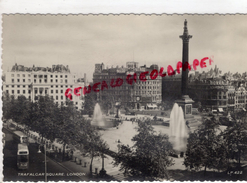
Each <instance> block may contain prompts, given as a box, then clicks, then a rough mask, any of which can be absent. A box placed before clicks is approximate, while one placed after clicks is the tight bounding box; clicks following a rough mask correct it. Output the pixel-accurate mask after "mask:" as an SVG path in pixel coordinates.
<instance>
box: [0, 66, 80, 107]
mask: <svg viewBox="0 0 247 183" xmlns="http://www.w3.org/2000/svg"><path fill="white" fill-rule="evenodd" d="M4 78H5V79H4V81H3V92H5V93H7V94H9V95H14V96H15V97H18V96H20V95H23V96H25V97H26V98H27V99H29V100H31V101H33V102H35V101H36V100H38V97H39V96H45V95H49V96H51V97H52V98H53V99H54V102H55V103H57V104H58V105H62V104H66V100H67V99H66V97H65V91H66V89H67V88H71V89H73V88H76V87H78V86H80V87H84V83H85V82H84V79H85V78H83V79H82V78H78V77H77V75H75V74H71V73H70V70H69V67H68V66H63V65H53V66H52V68H49V67H35V66H33V67H24V66H23V65H17V64H15V65H14V66H13V67H12V69H11V71H10V72H5V73H4ZM80 92H81V91H80ZM72 101H73V102H74V104H75V106H76V108H77V109H83V106H84V97H83V95H82V92H81V96H75V95H73V100H72Z"/></svg>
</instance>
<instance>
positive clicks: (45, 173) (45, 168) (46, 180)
mask: <svg viewBox="0 0 247 183" xmlns="http://www.w3.org/2000/svg"><path fill="white" fill-rule="evenodd" d="M44 150H45V182H47V175H46V174H47V164H46V143H45V145H44ZM38 153H41V151H40V145H39V150H38Z"/></svg>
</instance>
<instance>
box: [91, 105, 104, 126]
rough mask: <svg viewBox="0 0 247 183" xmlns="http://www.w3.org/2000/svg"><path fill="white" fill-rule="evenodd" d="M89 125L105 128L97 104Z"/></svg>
mask: <svg viewBox="0 0 247 183" xmlns="http://www.w3.org/2000/svg"><path fill="white" fill-rule="evenodd" d="M91 125H93V126H99V127H104V126H105V121H104V119H103V115H102V111H101V109H100V105H99V104H98V103H97V104H96V105H95V106H94V112H93V120H92V122H91Z"/></svg>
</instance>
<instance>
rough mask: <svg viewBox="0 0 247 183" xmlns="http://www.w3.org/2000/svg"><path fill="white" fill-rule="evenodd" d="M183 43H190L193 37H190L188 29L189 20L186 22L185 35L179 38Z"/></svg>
mask: <svg viewBox="0 0 247 183" xmlns="http://www.w3.org/2000/svg"><path fill="white" fill-rule="evenodd" d="M179 37H180V38H181V39H182V40H183V42H185V43H188V42H189V39H190V38H192V36H191V35H189V31H188V28H187V20H186V19H185V21H184V33H183V35H181V36H179Z"/></svg>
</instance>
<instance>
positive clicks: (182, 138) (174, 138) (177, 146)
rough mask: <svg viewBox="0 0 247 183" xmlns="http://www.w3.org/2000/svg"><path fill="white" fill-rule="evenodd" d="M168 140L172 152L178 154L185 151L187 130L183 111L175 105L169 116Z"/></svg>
mask: <svg viewBox="0 0 247 183" xmlns="http://www.w3.org/2000/svg"><path fill="white" fill-rule="evenodd" d="M169 138H170V141H171V143H172V145H173V149H174V150H176V151H178V152H184V151H185V150H186V145H187V138H188V129H187V126H186V124H185V120H184V113H183V109H182V108H181V107H179V106H178V104H177V103H175V104H174V105H173V108H172V111H171V115H170V129H169Z"/></svg>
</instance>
